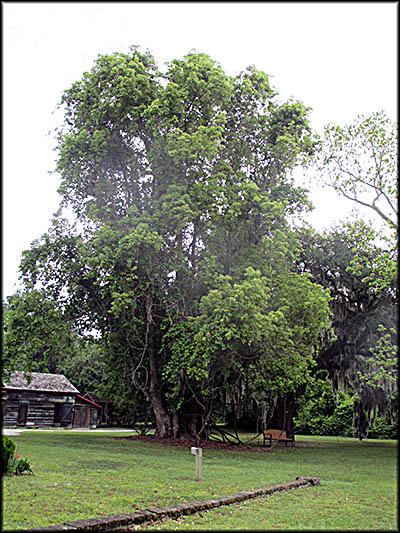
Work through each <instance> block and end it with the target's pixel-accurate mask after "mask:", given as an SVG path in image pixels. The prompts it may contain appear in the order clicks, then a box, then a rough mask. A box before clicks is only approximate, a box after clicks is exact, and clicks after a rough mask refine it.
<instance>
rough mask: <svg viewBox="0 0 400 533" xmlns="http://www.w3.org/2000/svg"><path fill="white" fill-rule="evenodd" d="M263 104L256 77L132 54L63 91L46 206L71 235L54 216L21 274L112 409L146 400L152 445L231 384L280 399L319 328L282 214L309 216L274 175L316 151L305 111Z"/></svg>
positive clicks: (103, 64) (263, 88)
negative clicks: (72, 219)
mask: <svg viewBox="0 0 400 533" xmlns="http://www.w3.org/2000/svg"><path fill="white" fill-rule="evenodd" d="M276 96H277V93H276V92H275V91H274V90H273V89H272V88H271V87H270V84H269V78H268V75H267V74H266V73H263V72H260V71H257V70H256V69H255V67H248V68H247V69H245V70H244V71H243V72H241V73H240V74H239V75H237V76H234V77H229V76H227V75H226V74H225V73H224V71H223V69H222V68H221V66H220V65H218V64H217V63H216V62H215V61H213V60H212V59H211V58H210V57H208V56H207V55H206V54H202V53H195V52H193V53H190V54H187V55H186V56H184V58H183V59H179V60H173V61H171V62H170V63H169V64H168V65H167V68H166V71H165V72H164V73H161V72H160V71H159V70H158V68H157V66H156V64H155V61H154V59H153V58H152V56H151V55H150V54H149V53H148V52H146V53H142V52H140V51H139V50H138V49H137V48H131V49H130V51H129V53H128V54H122V53H117V54H113V55H107V56H100V57H99V58H98V59H97V60H96V61H95V64H94V66H93V68H92V69H91V71H90V72H86V73H84V74H83V76H82V79H81V80H80V81H77V82H76V83H74V84H73V85H72V87H71V88H70V89H67V90H66V91H65V92H64V93H63V96H62V101H61V105H62V107H63V109H64V122H63V125H62V128H61V129H60V130H59V132H58V134H57V142H58V145H57V150H58V162H57V170H58V172H59V175H60V176H61V185H60V189H59V190H60V193H61V195H62V197H63V200H62V206H61V208H64V207H68V206H69V207H70V208H71V209H72V211H73V213H74V214H75V216H76V217H77V222H78V223H77V224H75V225H72V226H70V225H68V223H67V222H66V221H65V220H63V219H62V218H61V215H62V210H61V209H60V212H59V213H58V214H57V216H56V217H55V219H54V221H53V225H52V227H51V228H50V230H49V232H48V233H47V234H46V235H44V236H43V237H42V239H41V240H40V241H37V242H35V243H33V245H32V248H31V250H29V251H27V252H26V253H25V255H24V259H23V262H22V264H21V272H22V277H23V280H24V282H25V284H26V287H27V289H29V290H37V287H38V286H43V287H45V289H46V291H47V293H48V294H51V295H52V298H53V300H54V302H55V303H54V305H55V306H56V308H57V309H58V310H61V312H62V316H63V317H65V316H66V317H68V318H69V317H71V320H70V323H73V324H74V326H75V327H76V329H77V331H78V332H79V335H81V336H82V335H84V332H85V331H86V332H87V331H92V330H93V329H95V330H96V332H97V334H98V336H99V338H101V340H102V342H103V344H104V353H103V355H104V359H103V360H104V362H105V364H106V365H107V373H108V374H109V375H110V382H112V383H113V385H114V388H112V387H110V389H112V390H114V391H115V395H114V396H115V399H117V396H119V397H121V398H122V397H123V398H124V402H125V403H120V404H119V405H120V407H118V409H120V410H122V405H126V406H127V407H128V406H129V409H131V408H132V406H133V405H136V404H135V402H137V400H138V399H140V401H142V399H143V398H144V397H145V398H147V401H148V402H149V403H150V404H151V405H152V407H153V411H154V415H155V417H156V422H157V431H158V432H159V433H160V434H165V435H167V434H169V435H171V434H175V435H177V434H179V433H185V432H189V433H190V432H191V433H192V434H193V432H194V431H196V434H198V432H199V431H201V430H203V431H204V428H205V425H206V424H207V422H208V421H209V420H210V419H211V418H212V414H213V410H215V407H213V406H215V404H216V403H217V400H220V398H221V395H223V394H224V393H225V392H227V391H229V392H233V391H234V389H236V391H235V392H238V394H239V395H241V394H243V392H242V391H241V390H240V387H241V385H240V384H239V380H241V379H245V380H247V381H248V385H249V386H250V387H251V390H252V392H254V395H255V396H257V398H258V401H261V396H262V395H263V394H264V395H265V394H273V395H278V394H281V393H283V392H285V391H288V390H293V389H294V388H295V387H296V386H297V385H298V384H299V383H303V381H304V380H305V379H306V377H307V373H308V370H309V367H310V366H311V365H312V360H313V357H314V355H315V353H316V344H317V342H318V336H319V334H320V332H321V331H322V330H323V329H324V328H325V327H326V326H327V322H328V319H329V317H328V315H329V310H328V304H327V301H328V294H327V293H326V291H323V290H322V289H321V288H320V287H319V286H317V285H316V284H315V283H312V282H311V281H310V279H309V278H308V276H307V275H301V274H298V273H295V272H293V270H294V269H293V264H294V259H295V257H296V254H297V251H298V250H297V248H298V243H297V240H296V236H295V235H294V234H293V232H292V231H291V229H290V227H289V225H288V223H287V220H286V218H287V217H288V216H289V215H293V214H301V213H302V212H303V211H304V210H306V209H308V208H309V203H308V201H307V199H306V197H305V191H304V190H303V189H300V188H297V187H296V186H295V185H294V182H293V179H292V178H291V176H290V171H291V170H292V169H293V168H294V167H295V165H296V164H298V163H301V162H302V161H303V160H304V159H310V157H311V155H312V152H313V150H314V147H315V146H314V144H315V143H314V140H313V138H312V133H311V130H310V126H309V124H308V114H309V109H308V108H306V107H305V106H304V105H303V104H302V103H300V102H296V101H293V100H290V101H288V102H283V103H282V102H278V101H277V99H276ZM64 323H65V322H64ZM102 386H103V385H102ZM132 387H135V388H136V389H137V395H136V393H132V391H130V390H129V389H130V388H132ZM103 388H104V387H103ZM104 390H105V389H104ZM117 391H118V394H117ZM136 406H137V407H138V404H137V405H136ZM183 406H184V408H183ZM178 408H179V409H180V413H181V414H182V416H183V417H185V416H186V419H185V420H184V421H183V422H182V424H181V426H182V427H181V428H179V427H177V426H179V424H180V421H178V422H177V420H176V419H177V416H178V413H177V409H178ZM135 412H136V411H135ZM183 413H184V414H183ZM193 417H195V418H196V417H197V418H196V420H197V422H196V420H193ZM128 418H129V417H128ZM178 418H179V417H178Z"/></svg>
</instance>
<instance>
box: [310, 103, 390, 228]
mask: <svg viewBox="0 0 400 533" xmlns="http://www.w3.org/2000/svg"><path fill="white" fill-rule="evenodd" d="M397 139H398V129H397V124H395V123H394V122H393V121H391V120H390V119H389V118H388V117H387V116H386V115H385V113H384V112H383V111H381V112H377V113H372V115H371V116H369V117H364V116H359V117H357V119H356V120H355V121H354V123H352V124H349V125H346V126H344V127H341V126H338V125H334V124H330V125H328V126H327V127H326V128H325V136H324V140H323V142H322V145H321V150H320V151H319V152H318V154H317V159H316V162H317V169H318V171H319V172H320V173H321V175H322V176H323V177H324V178H325V180H326V183H327V184H328V185H330V186H332V187H333V188H334V189H335V190H336V191H337V192H338V193H339V194H341V195H342V196H344V197H345V198H347V199H349V200H351V201H353V202H355V203H357V204H359V205H362V206H364V207H368V208H371V209H372V210H373V211H374V212H375V213H377V214H378V215H379V216H380V217H381V218H382V220H384V221H385V223H387V224H388V225H389V226H390V227H391V228H395V227H397V151H398V146H397V143H398V141H397Z"/></svg>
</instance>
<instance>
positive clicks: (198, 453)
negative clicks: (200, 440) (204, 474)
mask: <svg viewBox="0 0 400 533" xmlns="http://www.w3.org/2000/svg"><path fill="white" fill-rule="evenodd" d="M192 455H195V456H196V481H201V466H202V465H201V464H202V460H203V450H202V449H201V448H196V447H194V446H192Z"/></svg>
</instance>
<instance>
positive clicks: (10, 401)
mask: <svg viewBox="0 0 400 533" xmlns="http://www.w3.org/2000/svg"><path fill="white" fill-rule="evenodd" d="M2 396H3V397H2V410H3V426H5V427H7V426H8V427H10V426H13V427H54V426H56V427H57V426H60V425H61V423H60V422H55V420H54V418H55V416H54V415H55V410H56V405H60V404H64V405H65V404H69V405H74V403H75V398H74V397H73V396H72V395H66V394H63V393H56V392H39V391H15V390H13V391H10V390H8V391H7V392H6V393H5V394H3V395H2Z"/></svg>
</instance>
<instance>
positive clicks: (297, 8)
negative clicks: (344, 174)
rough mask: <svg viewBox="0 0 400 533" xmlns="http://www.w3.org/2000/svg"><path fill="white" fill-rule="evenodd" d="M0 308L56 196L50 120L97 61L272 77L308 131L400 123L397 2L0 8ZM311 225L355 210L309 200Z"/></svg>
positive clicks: (326, 193) (321, 195)
mask: <svg viewBox="0 0 400 533" xmlns="http://www.w3.org/2000/svg"><path fill="white" fill-rule="evenodd" d="M2 15H3V17H2V26H3V27H2V30H3V31H2V35H3V180H2V192H3V195H2V197H3V201H2V208H3V209H2V212H3V234H2V237H3V239H2V243H3V248H2V252H3V254H2V257H3V265H2V266H3V268H2V271H3V280H2V281H3V284H2V298H3V299H4V298H6V297H7V296H9V295H10V294H12V293H13V292H14V291H15V289H16V286H15V285H14V284H15V283H16V282H17V279H18V266H19V262H20V259H21V252H22V251H23V250H25V249H28V248H29V247H30V243H31V242H32V241H33V240H34V239H36V238H39V237H40V236H41V235H42V234H43V233H44V232H45V231H46V230H47V229H48V227H49V225H50V220H51V218H52V215H53V213H54V212H55V211H56V210H57V208H58V205H59V202H60V196H59V195H58V193H57V188H58V186H59V179H58V177H57V175H55V174H53V175H49V171H52V170H54V167H55V156H56V154H55V152H54V151H53V149H54V147H55V141H54V137H53V134H50V135H49V132H50V131H53V130H54V128H55V127H56V126H57V125H60V121H61V120H62V117H60V115H56V114H53V112H54V110H55V108H56V105H57V104H58V102H59V100H60V97H61V94H62V92H63V90H65V89H67V88H69V87H70V86H71V84H72V83H73V82H74V81H77V80H79V79H80V78H81V76H82V74H83V72H84V71H88V70H90V69H91V68H92V66H93V63H94V60H95V59H96V58H97V56H98V55H99V54H108V53H113V52H127V51H128V48H129V46H130V45H133V44H137V45H139V46H140V47H141V49H142V50H145V49H149V50H150V51H151V53H152V54H153V55H154V57H155V59H156V61H157V63H158V65H162V64H163V63H165V62H166V61H170V60H172V59H178V58H182V57H183V55H185V54H187V53H188V52H190V51H191V50H192V49H195V50H196V51H197V52H205V53H207V54H209V55H210V56H211V57H212V59H214V60H216V61H218V62H219V63H220V64H221V66H222V68H223V69H224V70H225V72H226V73H227V74H229V75H234V74H235V73H238V72H240V71H241V70H243V69H244V68H245V67H246V66H248V65H255V66H256V68H258V69H259V70H263V71H265V72H266V73H267V74H269V75H270V76H271V81H272V84H273V86H274V87H275V88H276V89H277V90H278V91H279V93H280V98H281V99H284V98H289V97H290V96H293V97H294V98H295V99H298V100H301V101H302V102H303V103H304V104H305V105H306V106H309V107H312V108H313V112H312V114H311V126H312V127H313V128H314V129H315V130H317V131H318V132H319V133H320V134H322V131H323V126H324V125H325V124H327V123H328V122H335V123H338V124H345V123H349V122H352V121H353V120H354V119H355V118H356V116H357V115H358V114H364V115H368V114H371V113H372V112H374V111H380V110H384V111H385V112H386V113H387V114H388V116H389V117H390V118H392V120H397V98H398V94H397V29H398V28H397V16H398V3H397V2H357V3H351V2H341V3H335V2H332V3H330V2H321V3H314V2H310V3H306V2H295V3H290V2H279V3H273V2H254V3H253V2H221V3H219V2H204V3H203V2H176V3H175V2H160V3H159V2H145V3H141V2H124V3H118V2H91V3H84V2H74V3H68V2H46V3H40V2H29V3H23V2H2ZM311 198H312V200H313V202H314V204H315V206H316V209H315V212H314V213H313V215H312V216H311V218H310V221H311V223H313V224H314V225H315V226H316V227H317V228H318V229H321V228H322V227H328V226H329V225H330V224H331V223H332V222H333V221H335V220H339V219H340V218H343V217H344V216H345V215H346V213H348V212H350V210H351V209H352V207H353V206H352V205H351V203H349V202H348V201H346V200H345V199H337V198H336V196H335V193H334V192H332V191H331V190H330V189H324V190H322V189H316V190H315V191H313V193H312V195H311Z"/></svg>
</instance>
